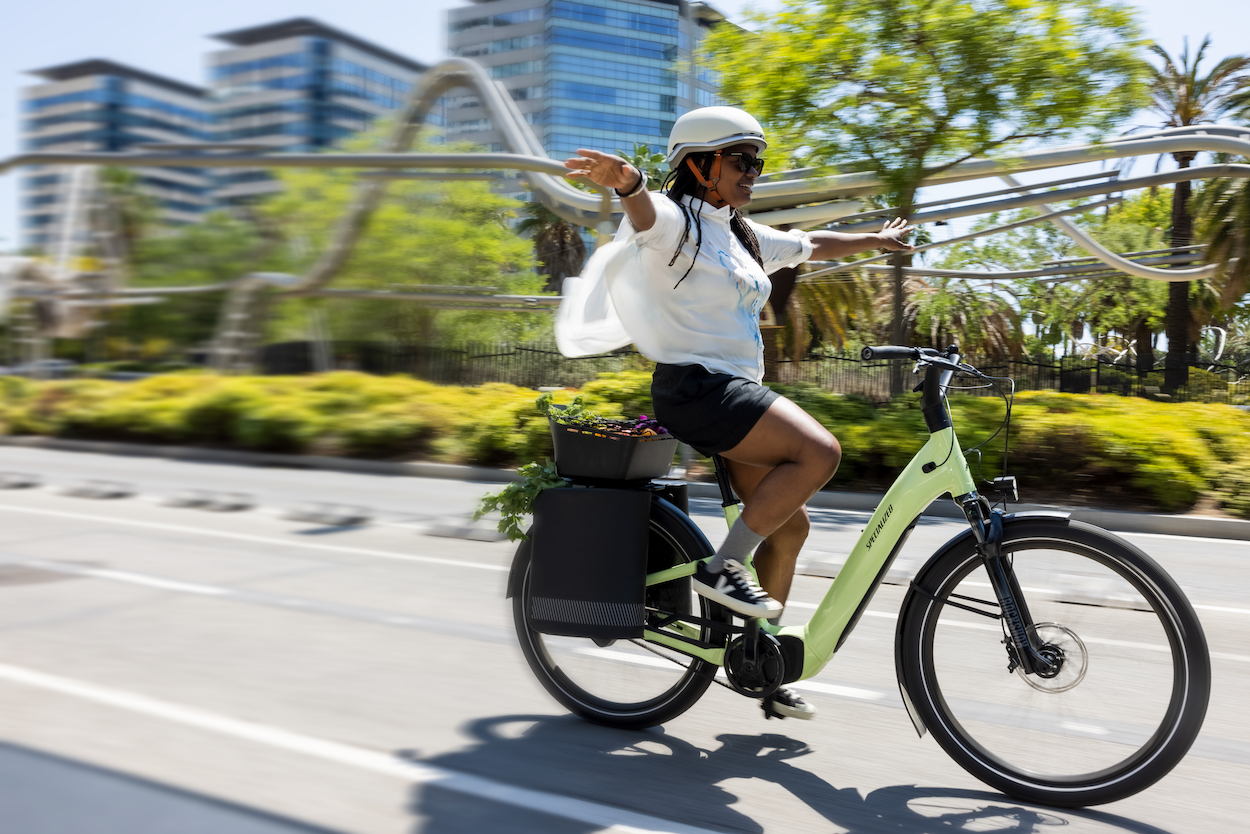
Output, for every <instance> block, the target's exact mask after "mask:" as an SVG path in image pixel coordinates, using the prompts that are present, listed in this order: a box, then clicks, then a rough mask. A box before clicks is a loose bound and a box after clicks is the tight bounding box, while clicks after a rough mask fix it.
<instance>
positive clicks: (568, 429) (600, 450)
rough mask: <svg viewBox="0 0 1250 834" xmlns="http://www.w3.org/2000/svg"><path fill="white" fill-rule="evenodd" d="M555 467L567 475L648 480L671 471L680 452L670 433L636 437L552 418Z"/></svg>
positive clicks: (566, 476) (675, 440) (675, 439)
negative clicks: (567, 423) (675, 456)
mask: <svg viewBox="0 0 1250 834" xmlns="http://www.w3.org/2000/svg"><path fill="white" fill-rule="evenodd" d="M550 423H551V440H552V443H554V444H555V451H556V469H557V470H558V471H559V472H560V474H561V475H562V476H563V477H565V478H589V479H593V480H602V481H645V480H649V479H651V478H663V477H664V476H665V475H667V474H668V470H669V467H671V466H672V463H673V455H674V454H676V453H677V438H675V437H673V436H672V435H671V434H657V435H652V436H651V437H637V436H635V435H628V434H616V433H614V432H606V431H598V430H595V429H589V428H582V427H580V426H576V425H565V424H563V423H557V422H556V421H555V420H550Z"/></svg>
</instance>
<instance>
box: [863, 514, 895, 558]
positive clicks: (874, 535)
mask: <svg viewBox="0 0 1250 834" xmlns="http://www.w3.org/2000/svg"><path fill="white" fill-rule="evenodd" d="M892 512H894V505H893V504H891V505H890V506H888V507H886V508H885V515H883V516H881V520H880V521H878V522H877V529H876V530H873V531H872V537H871V538H869V539H868V547H866V548H865V549H866V550H872V543H873V542H875V541H876V540H877V536H879V535H881V528H882V527H884V526H885V523H886V522H887V521H889V519H890V513H892Z"/></svg>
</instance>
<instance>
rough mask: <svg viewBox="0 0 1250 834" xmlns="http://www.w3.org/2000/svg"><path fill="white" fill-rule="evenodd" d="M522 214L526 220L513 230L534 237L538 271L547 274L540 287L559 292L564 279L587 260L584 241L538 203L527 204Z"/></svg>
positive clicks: (576, 231)
mask: <svg viewBox="0 0 1250 834" xmlns="http://www.w3.org/2000/svg"><path fill="white" fill-rule="evenodd" d="M522 213H523V214H524V215H525V219H524V220H522V221H521V222H520V223H518V224H517V226H516V230H517V232H519V233H521V234H529V235H532V236H533V239H534V257H535V258H537V259H538V274H539V275H546V276H547V283H546V285H545V286H544V287H543V289H544V290H547V291H548V292H559V291H560V285H561V284H562V283H563V281H564V279H565V278H567V277H569V276H570V275H576V274H577V273H578V272H580V271H581V268H582V264H583V263H585V261H586V244H585V243H583V242H582V236H581V233H580V232H579V231H578V229H577V227H576V226H574V225H573V224H572V223H569V222H568V221H567V220H565V219H564V218H562V217H560V216H559V215H557V214H556V213H555V212H554V211H552V210H551V209H549V208H547V207H546V206H544V205H542V204H541V203H527V204H526V206H525V208H524V209H522Z"/></svg>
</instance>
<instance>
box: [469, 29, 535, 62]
mask: <svg viewBox="0 0 1250 834" xmlns="http://www.w3.org/2000/svg"><path fill="white" fill-rule="evenodd" d="M542 45H543V36H542V35H541V34H538V35H522V36H521V37H519V38H504V39H503V40H498V41H487V42H485V43H476V44H471V45H469V46H462V47H459V48H458V49H456V50H454V54H455V55H458V56H460V57H462V58H472V57H474V56H477V55H494V54H495V53H497V52H512V51H513V50H516V49H530V48H532V47H535V46H542Z"/></svg>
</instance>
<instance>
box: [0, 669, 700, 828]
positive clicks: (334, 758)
mask: <svg viewBox="0 0 1250 834" xmlns="http://www.w3.org/2000/svg"><path fill="white" fill-rule="evenodd" d="M0 679H2V680H7V681H10V682H12V683H18V684H24V685H26V686H32V687H36V688H39V689H44V690H47V691H51V692H58V693H60V694H62V695H68V696H70V697H74V698H81V699H83V700H85V701H92V702H94V703H97V704H103V705H105V706H110V707H114V708H116V709H122V710H126V711H128V712H133V713H138V714H140V715H146V716H150V717H153V718H159V719H162V720H165V721H169V722H172V723H175V724H181V725H183V726H188V727H194V728H196V729H199V730H204V731H207V732H210V733H217V734H218V735H223V736H230V737H232V738H236V739H241V740H243V741H249V742H253V743H256V744H263V745H266V746H268V747H274V748H277V749H280V750H286V751H288V752H291V753H299V754H302V755H305V756H311V757H313V758H317V759H323V760H326V761H331V762H335V763H336V764H342V765H346V766H348V767H354V768H357V769H359V770H367V771H371V772H373V773H379V774H383V775H386V776H393V777H397V778H399V779H403V780H405V781H407V782H412V783H415V784H431V783H436V784H437V785H438V786H439V787H440V788H445V789H447V790H452V791H456V792H457V793H462V794H467V795H469V796H475V797H480V798H483V799H489V800H491V801H494V802H500V803H504V804H506V805H513V806H516V807H518V808H526V809H529V810H531V811H537V812H539V813H543V814H552V815H554V816H558V817H563V818H565V819H569V820H574V821H575V822H580V823H585V824H588V825H593V826H595V827H596V828H603V829H605V830H608V831H616V832H621V834H661V832H664V834H713V832H711V831H710V830H709V829H706V828H696V827H694V826H690V825H683V824H681V823H675V822H669V821H668V820H663V819H660V818H659V817H653V816H649V815H647V814H639V813H637V812H634V811H627V810H624V809H621V808H613V807H611V806H609V805H600V804H599V803H597V802H588V801H586V800H582V799H574V798H572V797H568V796H561V795H559V794H554V793H547V792H545V791H536V790H530V789H529V788H518V787H515V786H513V785H509V784H507V783H504V782H497V781H495V780H494V779H484V778H482V777H480V776H470V775H468V774H465V773H457V772H456V771H453V770H445V769H443V768H441V767H436V766H434V765H429V764H424V763H420V762H413V761H409V760H405V759H399V758H397V757H395V756H391V755H388V754H386V753H378V752H375V751H372V750H366V749H364V748H361V747H354V746H352V745H350V744H342V743H340V742H336V741H328V740H326V739H321V738H316V737H314V736H306V735H303V734H300V733H294V732H291V731H289V730H284V729H282V728H280V727H272V726H269V725H266V724H257V723H254V722H251V721H240V720H239V719H237V718H230V717H229V716H225V715H218V714H216V713H211V712H206V711H204V710H199V709H195V708H192V707H184V706H181V705H179V704H173V703H170V702H168V701H160V700H157V699H155V698H149V697H148V696H146V695H139V694H135V693H131V692H124V691H121V690H118V689H111V688H108V687H103V686H97V685H95V684H92V683H87V682H85V681H78V680H73V679H71V678H63V677H60V676H57V675H49V674H46V673H44V672H38V671H35V670H33V669H25V668H22V667H20V666H9V665H7V664H0Z"/></svg>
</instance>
